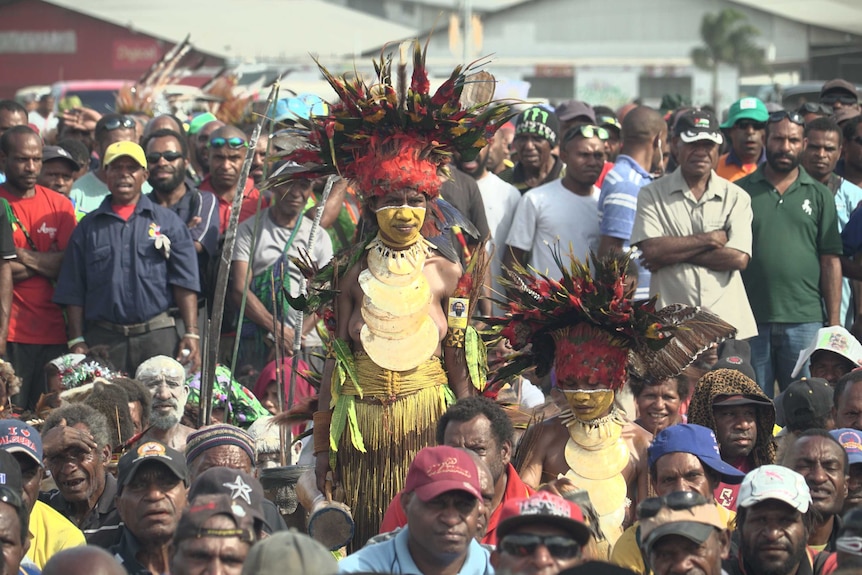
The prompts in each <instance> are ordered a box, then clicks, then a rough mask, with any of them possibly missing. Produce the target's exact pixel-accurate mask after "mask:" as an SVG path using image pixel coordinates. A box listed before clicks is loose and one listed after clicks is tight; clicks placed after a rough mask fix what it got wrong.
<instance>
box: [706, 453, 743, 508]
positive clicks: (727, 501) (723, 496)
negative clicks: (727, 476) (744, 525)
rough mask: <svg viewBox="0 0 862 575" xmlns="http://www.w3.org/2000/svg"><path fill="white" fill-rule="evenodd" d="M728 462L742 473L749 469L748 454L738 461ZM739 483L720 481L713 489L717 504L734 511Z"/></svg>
mask: <svg viewBox="0 0 862 575" xmlns="http://www.w3.org/2000/svg"><path fill="white" fill-rule="evenodd" d="M728 463H730V462H728ZM730 464H731V465H733V466H734V467H735V468H737V469H738V470H739V471H742V472H743V473H748V472H749V471H751V462H750V461H749V460H748V456H746V457H743V458H741V460H740V461H737V462H734V463H730ZM740 485H741V483H737V484H735V485H732V484H730V483H725V482H724V481H722V482H720V483H719V484H718V487H716V488H715V491H713V495H714V496H715V500H716V501H718V504H719V505H721V506H722V507H725V508H727V509H730V510H731V511H736V497H737V496H738V495H739V486H740Z"/></svg>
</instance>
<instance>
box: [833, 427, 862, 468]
mask: <svg viewBox="0 0 862 575" xmlns="http://www.w3.org/2000/svg"><path fill="white" fill-rule="evenodd" d="M829 435H831V436H832V437H834V438H835V439H837V440H838V443H840V444H841V446H842V447H844V451H846V452H847V458H848V459H849V460H850V465H853V464H854V463H862V433H859V430H858V429H852V428H849V427H842V428H841V429H833V430H832V431H830V432H829Z"/></svg>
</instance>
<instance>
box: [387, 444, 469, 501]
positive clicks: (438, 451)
mask: <svg viewBox="0 0 862 575" xmlns="http://www.w3.org/2000/svg"><path fill="white" fill-rule="evenodd" d="M447 491H466V492H467V493H469V494H470V495H472V496H474V497H475V498H476V499H481V498H482V491H481V488H480V487H479V471H478V469H476V464H475V463H474V462H473V459H472V458H471V457H470V456H469V455H468V454H467V452H466V451H463V450H461V449H457V448H455V447H449V446H446V445H441V446H438V447H426V448H425V449H423V450H421V451H420V452H419V453H417V454H416V457H415V458H414V459H413V463H411V464H410V469H409V470H408V471H407V481H406V482H405V484H404V492H405V493H409V492H413V493H415V494H416V496H417V497H418V498H419V499H421V500H422V501H431V500H432V499H434V498H435V497H437V496H438V495H441V494H443V493H446V492H447Z"/></svg>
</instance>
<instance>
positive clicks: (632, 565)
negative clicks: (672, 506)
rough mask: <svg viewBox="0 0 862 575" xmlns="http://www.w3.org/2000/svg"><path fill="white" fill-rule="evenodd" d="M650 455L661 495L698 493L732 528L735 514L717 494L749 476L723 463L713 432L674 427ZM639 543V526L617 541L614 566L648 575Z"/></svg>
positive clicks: (688, 426) (683, 425)
mask: <svg viewBox="0 0 862 575" xmlns="http://www.w3.org/2000/svg"><path fill="white" fill-rule="evenodd" d="M648 453H649V466H650V478H651V481H652V485H653V487H654V489H655V492H656V494H657V495H659V496H661V497H671V496H672V494H674V493H680V492H686V493H698V494H700V495H701V496H702V497H703V498H704V500H705V501H708V502H710V503H712V505H713V506H714V507H715V508H716V510H717V513H718V516H719V518H720V520H721V521H722V525H723V526H724V527H726V528H728V529H730V528H731V526H732V525H733V520H734V517H735V514H734V513H733V512H732V511H730V510H728V509H726V508H725V507H722V506H721V505H719V504H718V502H716V500H715V497H714V493H715V491H716V489H717V488H718V486H719V484H720V483H722V482H724V483H726V484H728V485H737V484H739V483H741V482H742V478H743V477H744V476H745V474H744V473H742V472H740V471H738V470H737V469H735V468H734V467H732V466H731V465H729V464H727V463H725V462H724V461H723V460H722V459H721V455H720V453H719V450H718V442H717V441H716V439H715V434H714V433H713V432H712V430H710V429H707V428H705V427H702V426H700V425H693V424H691V423H681V424H678V425H672V426H670V427H667V428H665V429H663V430H662V431H660V432H659V433H658V434H657V435H656V437H655V440H654V441H653V443H652V445H651V446H650V448H649V452H648ZM639 530H640V535H638V533H639ZM639 541H640V543H643V541H644V536H643V527H641V526H640V524H638V523H635V524H634V525H632V526H631V527H629V528H628V529H626V531H625V532H624V533H623V534H622V536H621V537H620V538H619V539H618V540H617V542H616V545H614V548H613V552H612V553H611V562H613V563H615V564H616V565H619V566H621V567H625V568H627V569H631V570H632V571H635V572H636V573H642V574H645V573H647V572H648V570H647V568H646V563H645V561H644V559H645V555H644V554H643V553H642V551H641V549H640V548H639V547H640V545H639Z"/></svg>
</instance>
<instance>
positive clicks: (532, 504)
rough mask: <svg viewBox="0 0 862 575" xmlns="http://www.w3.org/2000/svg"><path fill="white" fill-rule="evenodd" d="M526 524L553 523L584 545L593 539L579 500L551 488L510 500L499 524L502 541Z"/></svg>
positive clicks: (504, 508)
mask: <svg viewBox="0 0 862 575" xmlns="http://www.w3.org/2000/svg"><path fill="white" fill-rule="evenodd" d="M523 525H550V526H553V527H558V528H560V529H562V530H563V531H566V532H567V533H569V534H570V535H571V536H572V537H573V538H574V539H575V541H577V542H578V543H580V545H581V547H583V546H584V545H586V544H587V543H588V542H589V540H590V528H589V527H587V524H586V523H585V522H584V514H583V512H582V511H581V508H580V507H578V505H577V504H576V503H573V502H571V501H567V500H566V499H563V498H562V497H558V496H556V495H554V494H553V493H549V492H547V491H537V492H536V493H535V494H534V495H532V496H530V497H524V498H519V499H513V500H511V501H507V502H506V503H505V504H504V505H503V508H502V510H501V511H500V519H499V523H498V524H497V540H498V541H499V540H500V539H502V538H503V537H505V536H506V535H508V534H509V533H511V532H512V531H514V530H515V529H517V528H518V527H521V526H523Z"/></svg>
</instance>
